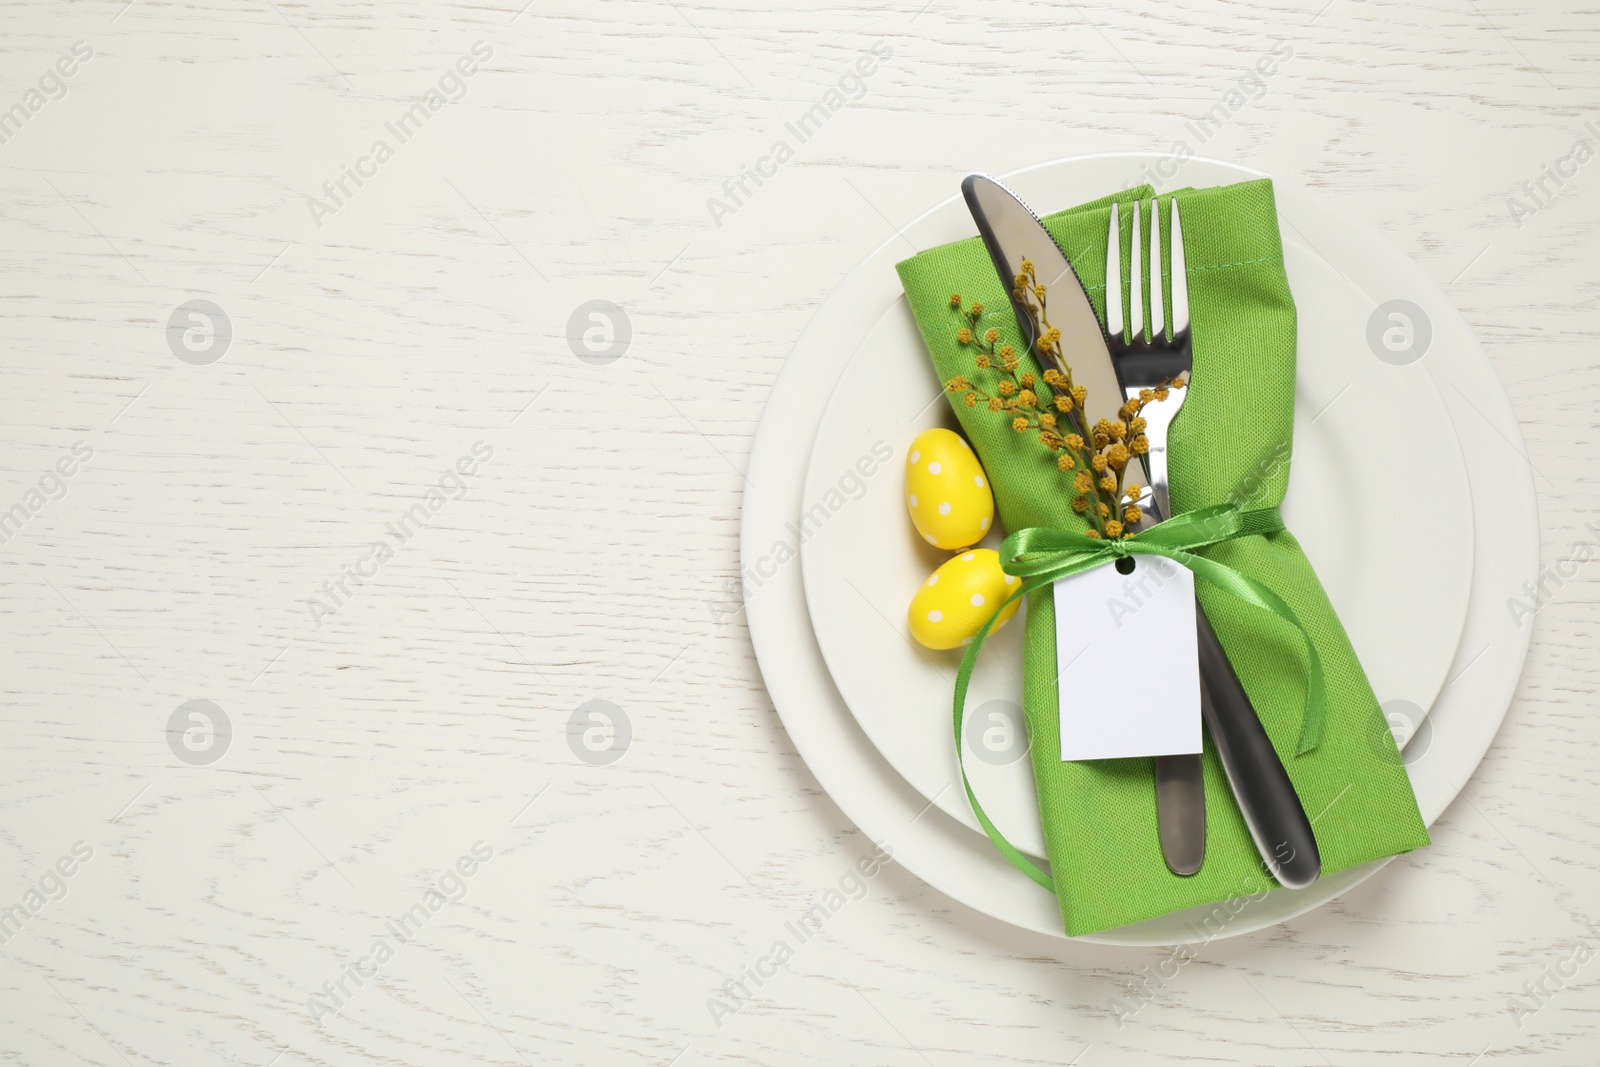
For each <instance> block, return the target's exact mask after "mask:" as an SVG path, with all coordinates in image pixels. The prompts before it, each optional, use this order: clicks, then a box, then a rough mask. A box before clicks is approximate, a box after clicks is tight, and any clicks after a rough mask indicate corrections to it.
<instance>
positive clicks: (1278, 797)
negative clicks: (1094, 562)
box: [1106, 198, 1322, 889]
mask: <svg viewBox="0 0 1600 1067" xmlns="http://www.w3.org/2000/svg"><path fill="white" fill-rule="evenodd" d="M1168 203H1169V204H1170V205H1171V283H1170V287H1171V290H1172V296H1171V302H1170V304H1169V303H1168V300H1167V296H1166V293H1165V289H1166V288H1167V286H1165V285H1163V284H1162V281H1163V278H1165V277H1166V273H1165V272H1164V271H1163V269H1162V265H1161V259H1162V257H1161V246H1162V242H1161V210H1160V201H1159V200H1156V199H1154V198H1152V199H1150V200H1149V201H1146V202H1145V204H1137V203H1136V204H1135V205H1134V211H1133V240H1132V243H1131V246H1130V248H1131V253H1132V254H1131V256H1130V259H1131V260H1132V263H1131V264H1130V268H1131V271H1130V274H1129V286H1128V289H1129V302H1128V307H1126V308H1124V306H1123V300H1122V284H1121V283H1122V225H1121V217H1120V211H1119V208H1118V205H1117V204H1115V203H1113V204H1112V205H1111V222H1110V226H1109V228H1108V232H1107V236H1106V333H1107V334H1108V335H1109V337H1110V341H1111V345H1110V347H1111V357H1112V362H1113V363H1114V364H1115V365H1116V368H1117V377H1118V379H1119V381H1120V383H1121V385H1122V390H1123V393H1124V394H1125V395H1126V396H1127V397H1128V398H1129V399H1133V398H1136V397H1138V395H1139V391H1140V390H1141V389H1154V388H1156V387H1158V386H1160V385H1162V384H1163V383H1165V382H1172V381H1180V382H1183V383H1185V388H1183V389H1181V390H1177V391H1174V392H1172V393H1171V394H1169V396H1168V398H1167V399H1166V400H1164V401H1158V402H1156V403H1154V404H1149V405H1147V406H1145V408H1144V409H1143V410H1142V411H1140V413H1139V414H1140V415H1141V416H1143V418H1144V419H1145V421H1146V427H1145V435H1146V436H1147V437H1148V438H1149V440H1150V450H1149V452H1148V454H1147V455H1146V456H1145V457H1144V460H1145V463H1142V464H1141V467H1147V471H1135V470H1134V469H1133V466H1134V465H1133V464H1132V463H1131V462H1130V463H1129V474H1130V476H1132V477H1134V478H1137V477H1138V475H1139V474H1140V473H1144V474H1145V479H1146V482H1147V483H1148V488H1147V489H1145V490H1144V491H1143V492H1142V493H1141V496H1140V500H1139V503H1140V505H1141V507H1142V508H1143V510H1144V518H1143V519H1141V520H1140V522H1139V525H1138V527H1137V529H1145V528H1147V527H1149V526H1152V525H1154V524H1155V523H1157V522H1160V521H1161V520H1162V519H1163V518H1166V517H1167V516H1168V515H1170V514H1171V494H1170V492H1169V486H1168V474H1167V433H1168V430H1169V429H1170V428H1171V425H1172V423H1173V421H1174V420H1175V419H1176V418H1177V417H1178V414H1179V412H1180V411H1181V410H1182V407H1183V401H1184V399H1185V398H1186V397H1187V396H1188V394H1189V389H1188V387H1187V385H1188V383H1190V381H1191V379H1192V377H1193V373H1194V351H1193V347H1192V345H1191V343H1190V342H1191V336H1190V330H1189V274H1188V269H1187V262H1186V258H1185V255H1184V244H1183V221H1182V219H1181V217H1180V212H1179V209H1178V202H1177V201H1176V200H1169V201H1168ZM1146 211H1148V218H1149V220H1150V221H1149V226H1148V231H1149V241H1148V244H1147V245H1146V243H1145V242H1144V241H1143V240H1141V235H1140V230H1141V227H1142V222H1143V219H1144V218H1145V217H1146ZM1146 302H1148V304H1149V308H1150V314H1149V319H1148V321H1147V320H1146V319H1145V310H1144V309H1145V304H1146ZM1124 312H1126V314H1124ZM1195 622H1196V631H1197V638H1198V643H1199V653H1200V656H1199V658H1200V683H1201V684H1200V709H1201V715H1202V717H1203V718H1204V720H1205V724H1206V728H1207V730H1208V731H1209V732H1210V734H1211V743H1212V745H1213V746H1214V747H1215V748H1216V751H1217V756H1218V759H1219V761H1220V762H1221V763H1222V767H1223V771H1224V772H1225V773H1226V774H1227V777H1228V784H1229V785H1230V786H1231V787H1232V789H1233V794H1234V797H1235V799H1236V800H1237V801H1238V802H1239V810H1240V812H1241V813H1242V814H1243V815H1244V819H1245V823H1246V825H1248V827H1249V828H1250V836H1251V837H1252V839H1253V840H1254V841H1255V844H1256V851H1257V852H1258V853H1260V855H1261V858H1262V860H1263V861H1264V862H1265V863H1266V866H1267V869H1268V870H1269V871H1271V872H1272V874H1273V876H1274V877H1275V878H1277V880H1278V881H1279V883H1280V884H1282V885H1284V886H1286V887H1288V888H1291V889H1298V888H1301V887H1303V886H1307V885H1310V884H1311V883H1312V882H1314V881H1316V880H1317V877H1318V875H1319V874H1320V873H1321V870H1322V864H1321V859H1320V857H1319V855H1318V851H1317V841H1316V837H1315V835H1314V834H1313V833H1312V831H1311V823H1310V821H1309V820H1307V819H1306V814H1305V809H1304V808H1303V807H1302V806H1301V804H1300V798H1299V796H1298V795H1297V794H1296V793H1295V791H1294V785H1293V783H1291V782H1290V781H1289V775H1288V773H1287V772H1286V771H1285V770H1284V769H1283V763H1282V761H1281V760H1279V759H1278V754H1277V752H1276V751H1275V750H1274V749H1273V747H1272V741H1271V739H1270V738H1269V737H1268V736H1267V732H1266V730H1265V729H1263V728H1262V726H1261V720H1260V719H1259V718H1258V717H1257V715H1256V711H1255V706H1254V705H1253V704H1252V703H1251V702H1250V696H1249V694H1247V693H1246V692H1245V690H1244V685H1243V684H1242V683H1241V682H1240V681H1239V676H1238V674H1237V673H1235V672H1234V669H1233V664H1231V663H1230V662H1228V656H1227V653H1226V652H1225V651H1224V650H1223V648H1222V643H1221V642H1220V641H1218V640H1217V635H1216V632H1215V631H1214V630H1212V628H1211V623H1210V622H1209V621H1208V620H1207V619H1206V615H1205V612H1204V610H1202V609H1201V607H1200V603H1199V601H1198V600H1196V602H1195ZM1156 818H1157V826H1158V828H1159V830H1160V836H1161V850H1162V855H1163V856H1164V857H1165V858H1166V861H1167V866H1168V867H1169V868H1171V869H1172V871H1173V873H1175V874H1183V875H1187V874H1193V873H1194V872H1195V871H1197V870H1199V869H1200V864H1201V862H1202V861H1203V860H1204V858H1205V837H1206V816H1205V779H1204V776H1203V772H1202V764H1201V758H1200V757H1199V756H1162V757H1158V758H1157V760H1156Z"/></svg>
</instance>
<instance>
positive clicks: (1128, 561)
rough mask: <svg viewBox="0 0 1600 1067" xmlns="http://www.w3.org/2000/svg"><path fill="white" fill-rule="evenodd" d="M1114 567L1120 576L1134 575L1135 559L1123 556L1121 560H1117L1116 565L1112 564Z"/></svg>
mask: <svg viewBox="0 0 1600 1067" xmlns="http://www.w3.org/2000/svg"><path fill="white" fill-rule="evenodd" d="M1112 566H1114V567H1116V568H1117V573H1118V574H1132V573H1133V566H1134V565H1133V557H1132V556H1123V557H1122V558H1121V559H1119V560H1117V562H1116V563H1114V564H1112Z"/></svg>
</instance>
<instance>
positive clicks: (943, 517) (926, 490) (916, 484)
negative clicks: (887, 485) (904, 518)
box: [906, 429, 994, 550]
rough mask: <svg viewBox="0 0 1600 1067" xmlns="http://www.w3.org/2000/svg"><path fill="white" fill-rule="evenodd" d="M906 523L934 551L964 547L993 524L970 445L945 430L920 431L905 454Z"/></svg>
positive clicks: (985, 486)
mask: <svg viewBox="0 0 1600 1067" xmlns="http://www.w3.org/2000/svg"><path fill="white" fill-rule="evenodd" d="M906 507H907V508H908V509H909V510H910V512H911V524H912V525H913V526H915V527H916V528H917V533H919V534H921V535H922V539H923V540H924V541H927V542H928V544H930V545H933V546H934V547H935V548H945V549H950V550H955V549H958V548H968V547H970V546H972V545H975V544H977V543H978V542H979V541H981V540H983V535H984V534H986V533H988V532H989V527H990V526H991V525H992V524H993V523H994V494H993V493H992V492H990V490H989V480H988V479H987V478H985V477H984V474H983V467H982V466H981V465H980V464H979V463H978V457H977V456H976V455H974V454H973V451H972V446H971V445H969V444H967V442H966V439H965V438H963V437H962V436H961V435H960V434H958V433H954V432H952V431H950V430H945V429H933V430H924V431H923V432H922V433H920V434H918V435H917V438H916V440H914V441H912V442H911V448H910V449H909V450H908V451H907V452H906Z"/></svg>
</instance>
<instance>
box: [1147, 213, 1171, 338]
mask: <svg viewBox="0 0 1600 1067" xmlns="http://www.w3.org/2000/svg"><path fill="white" fill-rule="evenodd" d="M1166 304H1167V300H1166V293H1165V291H1164V290H1163V289H1162V286H1161V201H1159V200H1157V199H1156V198H1155V197H1153V196H1152V197H1151V198H1150V340H1151V341H1152V342H1156V341H1159V340H1160V339H1161V334H1162V333H1163V332H1164V331H1165V326H1164V325H1163V322H1162V320H1163V319H1164V317H1165V311H1166Z"/></svg>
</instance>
